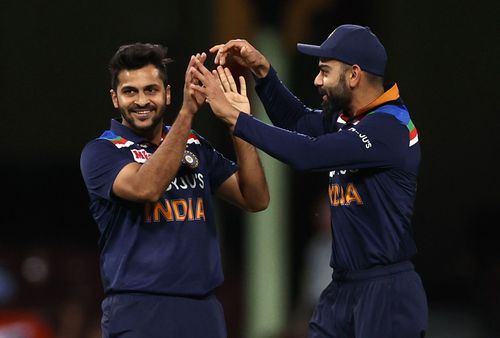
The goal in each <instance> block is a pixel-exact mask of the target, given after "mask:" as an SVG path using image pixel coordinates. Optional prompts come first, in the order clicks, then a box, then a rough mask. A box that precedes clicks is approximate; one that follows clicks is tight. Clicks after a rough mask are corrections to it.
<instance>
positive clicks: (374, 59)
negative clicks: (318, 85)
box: [297, 24, 387, 76]
mask: <svg viewBox="0 0 500 338" xmlns="http://www.w3.org/2000/svg"><path fill="white" fill-rule="evenodd" d="M297 49H298V50H299V52H301V53H304V54H307V55H312V56H317V57H319V58H325V59H335V60H338V61H341V62H343V63H347V64H349V65H354V64H357V65H359V66H360V67H361V70H364V71H367V72H369V73H373V74H375V75H380V76H384V72H385V64H386V63H387V53H386V52H385V48H384V46H383V45H382V43H380V41H379V39H378V38H377V36H376V35H375V34H373V33H372V31H371V30H370V28H369V27H363V26H358V25H351V24H348V25H341V26H339V27H337V28H336V29H335V30H334V31H333V32H332V33H331V34H330V35H329V36H328V38H326V40H325V41H324V42H323V43H322V44H321V46H315V45H306V44H303V43H298V44H297Z"/></svg>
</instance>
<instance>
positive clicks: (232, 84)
mask: <svg viewBox="0 0 500 338" xmlns="http://www.w3.org/2000/svg"><path fill="white" fill-rule="evenodd" d="M224 73H225V75H226V77H227V80H228V82H229V87H230V88H231V91H232V92H233V93H237V92H238V87H237V86H236V82H234V77H233V74H231V71H230V70H229V68H224Z"/></svg>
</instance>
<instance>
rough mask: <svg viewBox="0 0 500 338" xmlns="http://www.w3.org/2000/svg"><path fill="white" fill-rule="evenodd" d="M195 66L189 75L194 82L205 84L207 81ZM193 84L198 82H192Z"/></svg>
mask: <svg viewBox="0 0 500 338" xmlns="http://www.w3.org/2000/svg"><path fill="white" fill-rule="evenodd" d="M195 66H196V65H195ZM195 66H193V67H191V68H190V69H189V73H190V74H191V76H192V79H193V80H198V81H200V82H201V83H203V84H204V83H205V81H207V79H206V78H205V76H204V75H203V74H202V73H201V72H200V71H199V70H198V69H197V68H196V67H195ZM191 83H192V84H196V81H191Z"/></svg>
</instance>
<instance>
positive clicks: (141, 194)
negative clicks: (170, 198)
mask: <svg viewBox="0 0 500 338" xmlns="http://www.w3.org/2000/svg"><path fill="white" fill-rule="evenodd" d="M162 196H163V191H159V190H157V189H151V190H148V189H141V190H138V191H136V196H135V199H136V202H141V203H156V202H158V201H159V200H160V198H161V197H162Z"/></svg>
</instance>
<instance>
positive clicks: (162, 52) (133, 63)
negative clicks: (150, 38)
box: [109, 42, 173, 89]
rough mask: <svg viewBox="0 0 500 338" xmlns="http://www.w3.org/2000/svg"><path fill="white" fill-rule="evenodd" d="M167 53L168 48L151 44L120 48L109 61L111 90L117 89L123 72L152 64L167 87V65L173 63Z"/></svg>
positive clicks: (135, 44)
mask: <svg viewBox="0 0 500 338" xmlns="http://www.w3.org/2000/svg"><path fill="white" fill-rule="evenodd" d="M167 51H168V49H167V47H164V46H162V45H153V44H150V43H140V42H136V43H134V44H131V45H123V46H120V48H118V50H117V51H116V53H115V55H113V57H112V58H111V60H110V61H109V72H110V75H111V88H113V89H116V88H117V86H118V74H119V73H120V72H121V71H122V70H124V69H127V70H128V69H132V70H133V69H139V68H142V67H144V66H147V65H150V64H151V65H153V66H155V67H156V68H157V69H158V70H159V71H160V77H161V79H162V81H163V84H164V85H165V87H166V86H167V83H168V80H167V64H169V63H171V62H172V61H173V60H172V59H171V58H168V57H167Z"/></svg>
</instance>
